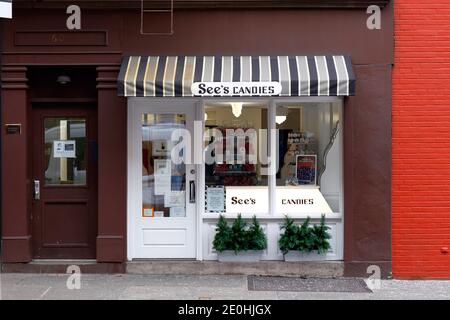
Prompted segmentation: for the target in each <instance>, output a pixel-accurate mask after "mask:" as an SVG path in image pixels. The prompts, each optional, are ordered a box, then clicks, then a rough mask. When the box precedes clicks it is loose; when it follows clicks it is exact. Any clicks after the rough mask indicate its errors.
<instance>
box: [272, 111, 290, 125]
mask: <svg viewBox="0 0 450 320" xmlns="http://www.w3.org/2000/svg"><path fill="white" fill-rule="evenodd" d="M288 113H289V109H288V108H283V107H279V108H278V109H277V115H276V117H275V122H276V123H277V124H282V123H283V122H285V121H286V119H287V115H288Z"/></svg>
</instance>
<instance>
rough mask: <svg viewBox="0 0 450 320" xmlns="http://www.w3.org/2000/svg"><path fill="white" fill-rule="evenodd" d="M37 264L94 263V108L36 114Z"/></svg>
mask: <svg viewBox="0 0 450 320" xmlns="http://www.w3.org/2000/svg"><path fill="white" fill-rule="evenodd" d="M33 125H34V128H33V137H34V142H33V179H34V180H33V181H32V183H33V207H32V210H33V215H32V216H33V249H34V250H33V251H34V252H33V254H34V258H35V259H93V258H95V240H96V234H97V163H96V162H97V161H96V146H97V142H96V140H97V128H96V117H95V110H93V109H90V108H79V109H78V108H77V109H72V108H71V109H65V108H34V109H33Z"/></svg>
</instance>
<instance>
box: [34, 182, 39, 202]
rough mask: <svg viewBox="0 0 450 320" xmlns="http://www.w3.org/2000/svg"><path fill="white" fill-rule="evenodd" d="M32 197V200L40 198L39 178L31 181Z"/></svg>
mask: <svg viewBox="0 0 450 320" xmlns="http://www.w3.org/2000/svg"><path fill="white" fill-rule="evenodd" d="M33 198H34V200H40V199H41V182H40V181H39V180H34V182H33Z"/></svg>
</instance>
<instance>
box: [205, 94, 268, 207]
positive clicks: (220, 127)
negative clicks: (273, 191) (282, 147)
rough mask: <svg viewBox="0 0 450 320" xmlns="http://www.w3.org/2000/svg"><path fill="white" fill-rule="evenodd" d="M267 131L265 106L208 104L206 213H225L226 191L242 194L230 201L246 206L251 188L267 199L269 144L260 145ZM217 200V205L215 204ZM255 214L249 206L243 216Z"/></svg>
mask: <svg viewBox="0 0 450 320" xmlns="http://www.w3.org/2000/svg"><path fill="white" fill-rule="evenodd" d="M266 130H267V106H266V105H262V104H258V103H240V102H233V103H222V104H206V105H205V143H206V146H205V153H206V155H205V162H206V164H205V190H206V195H205V196H206V211H207V212H223V211H225V206H226V201H225V195H226V193H227V192H228V193H229V194H230V193H232V192H233V193H236V194H242V197H239V198H236V197H231V198H233V201H235V202H241V204H242V205H243V206H245V205H246V204H247V202H251V198H250V197H246V196H245V195H244V193H245V190H248V189H249V188H252V189H253V190H255V192H259V193H260V194H262V195H263V197H264V196H265V198H266V199H267V197H268V188H267V187H268V185H269V184H268V176H267V175H266V174H264V172H265V166H266V163H265V162H266V161H265V159H264V153H265V152H266V150H264V149H265V148H266V147H267V142H266V143H261V140H263V141H267V136H266V135H265V131H266ZM261 148H262V149H263V150H261ZM266 154H267V152H266ZM256 190H257V191H256ZM241 191H242V192H244V193H242V192H241ZM213 196H214V198H213ZM220 198H222V200H221V199H220ZM215 200H216V201H217V202H215V203H212V202H213V201H215ZM249 204H250V203H249ZM244 210H245V208H244ZM268 210H269V208H268V207H267V206H265V207H261V208H259V210H258V212H259V213H268ZM228 212H230V210H228ZM253 212H255V209H254V208H252V207H251V206H248V212H240V213H244V214H252V213H253Z"/></svg>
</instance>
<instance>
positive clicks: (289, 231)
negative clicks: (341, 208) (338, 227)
mask: <svg viewBox="0 0 450 320" xmlns="http://www.w3.org/2000/svg"><path fill="white" fill-rule="evenodd" d="M281 229H282V230H284V233H283V234H282V235H281V237H280V240H279V242H278V244H279V247H280V250H281V252H283V254H284V260H285V261H318V260H325V257H326V254H327V252H328V250H329V249H330V247H331V246H330V242H329V240H330V238H331V236H330V234H329V233H328V230H329V229H330V227H328V226H327V225H325V216H324V215H322V218H321V219H320V224H318V225H314V226H311V219H310V217H307V218H306V220H305V221H304V222H303V224H301V225H300V226H298V225H297V224H295V222H294V220H293V219H291V218H289V217H286V219H285V221H284V223H283V225H282V226H281Z"/></svg>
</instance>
